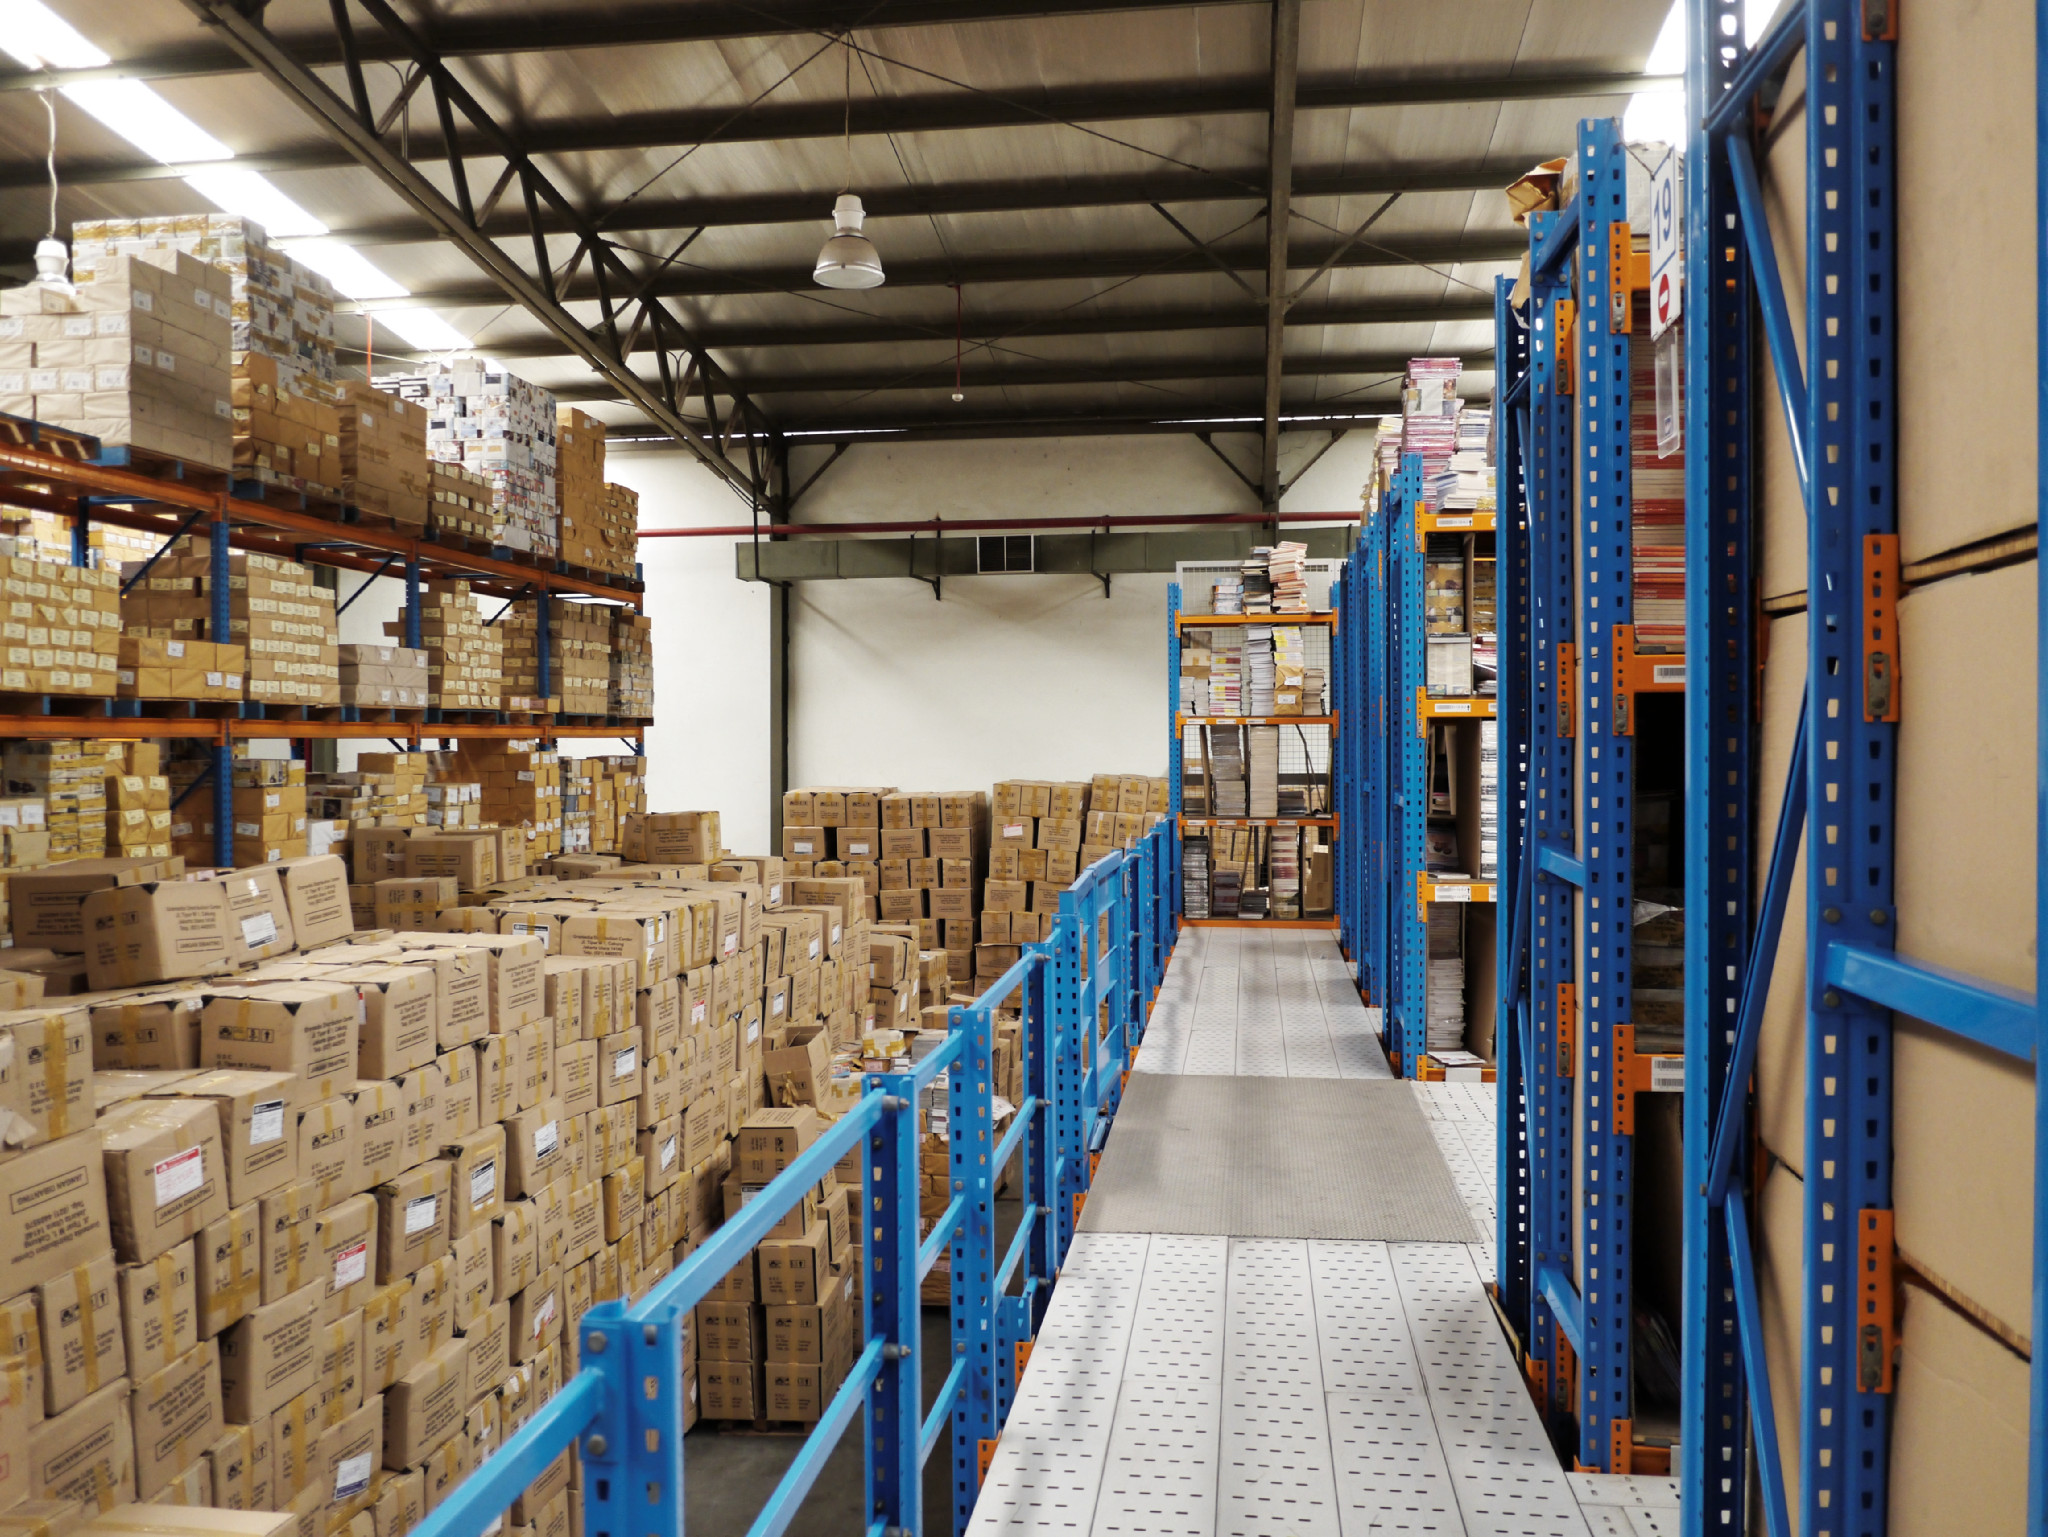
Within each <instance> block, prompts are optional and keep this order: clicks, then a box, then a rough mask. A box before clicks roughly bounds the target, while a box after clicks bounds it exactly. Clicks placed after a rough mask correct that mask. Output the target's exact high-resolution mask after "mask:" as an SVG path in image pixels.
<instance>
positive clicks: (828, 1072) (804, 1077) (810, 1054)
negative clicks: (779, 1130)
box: [761, 1025, 832, 1129]
mask: <svg viewBox="0 0 2048 1537" xmlns="http://www.w3.org/2000/svg"><path fill="white" fill-rule="evenodd" d="M761 1067H762V1071H763V1072H764V1073H766V1074H767V1078H768V1086H769V1093H770V1094H772V1095H773V1096H774V1100H775V1103H776V1104H777V1105H781V1106H794V1105H816V1104H819V1103H821V1102H822V1101H823V1099H824V1098H825V1092H826V1088H827V1086H828V1085H829V1084H830V1083H831V1081H832V1046H831V1042H830V1040H828V1039H827V1037H826V1035H825V1031H824V1027H823V1026H820V1025H791V1026H790V1027H789V1030H788V1032H787V1034H786V1036H785V1037H784V1040H783V1044H781V1045H779V1046H770V1047H769V1048H768V1049H767V1050H766V1051H764V1052H763V1053H762V1054H761ZM821 1129H822V1128H821Z"/></svg>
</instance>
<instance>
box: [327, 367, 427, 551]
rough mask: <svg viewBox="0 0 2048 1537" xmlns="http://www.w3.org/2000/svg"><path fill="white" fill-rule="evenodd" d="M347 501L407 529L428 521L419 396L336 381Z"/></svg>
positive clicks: (424, 423)
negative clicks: (412, 397) (409, 397)
mask: <svg viewBox="0 0 2048 1537" xmlns="http://www.w3.org/2000/svg"><path fill="white" fill-rule="evenodd" d="M335 394H336V397H337V398H336V402H335V404H336V406H337V407H338V408H339V411H340V415H341V495H342V500H343V501H346V502H349V503H350V504H352V505H354V506H356V507H360V508H362V509H363V510H364V511H366V512H374V513H379V514H381V515H383V516H384V517H387V518H389V519H391V521H392V522H394V523H397V524H400V525H402V526H404V527H407V528H414V529H420V528H425V527H426V526H427V508H428V507H429V505H430V504H431V501H432V497H431V491H432V486H431V483H430V480H429V476H428V471H427V413H426V412H425V410H423V409H422V408H421V407H420V405H419V403H418V402H417V401H411V400H404V399H401V398H400V397H399V396H397V395H393V394H387V393H386V392H385V391H383V390H381V389H378V388H376V387H375V386H374V385H369V384H363V383H359V382H355V381H351V382H348V383H345V384H339V385H336V386H335Z"/></svg>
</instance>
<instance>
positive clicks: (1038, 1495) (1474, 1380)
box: [970, 929, 1678, 1537]
mask: <svg viewBox="0 0 2048 1537" xmlns="http://www.w3.org/2000/svg"><path fill="white" fill-rule="evenodd" d="M1311 998H1313V1000H1314V1005H1315V1006H1314V1009H1313V1010H1311V1009H1310V1006H1309V1000H1310V999H1311ZM1372 1015H1373V1011H1368V1010H1367V1009H1365V1008H1364V1007H1363V1005H1361V1004H1360V1003H1359V1002H1358V994H1357V992H1356V990H1355V989H1353V988H1352V987H1351V984H1350V980H1349V977H1348V975H1347V970H1346V967H1345V965H1344V962H1343V960H1342V958H1341V956H1339V955H1338V954H1337V953H1336V948H1335V945H1334V944H1333V943H1332V942H1331V941H1330V940H1329V939H1328V937H1327V936H1325V935H1322V934H1319V933H1302V932H1300V931H1293V932H1289V931H1278V932H1274V933H1261V932H1258V931H1247V930H1231V929H1189V930H1186V931H1184V932H1183V933H1182V935H1181V937H1180V942H1179V944H1178V945H1177V946H1176V948H1175V951H1174V958H1173V963H1172V965H1171V967H1169V969H1168V971H1167V975H1166V981H1165V984H1164V986H1163V987H1162V989H1161V992H1160V997H1159V1003H1158V1006H1157V1007H1156V1008H1155V1010H1154V1012H1153V1016H1152V1019H1151V1022H1150V1024H1149V1025H1148V1026H1147V1030H1146V1035H1145V1043H1144V1047H1143V1049H1142V1051H1141V1053H1140V1055H1139V1060H1138V1072H1139V1073H1140V1074H1152V1075H1158V1076H1159V1078H1160V1079H1161V1080H1162V1081H1158V1082H1144V1083H1141V1080H1140V1079H1138V1078H1134V1079H1133V1080H1132V1086H1131V1089H1130V1091H1129V1093H1128V1094H1127V1096H1126V1098H1125V1102H1124V1107H1123V1110H1122V1111H1121V1113H1120V1114H1119V1116H1118V1119H1117V1123H1116V1130H1115V1132H1114V1134H1113V1135H1112V1136H1111V1137H1110V1140H1109V1147H1108V1149H1107V1150H1106V1152H1105V1156H1104V1159H1103V1164H1102V1177H1101V1178H1099V1179H1098V1181H1097V1183H1096V1185H1095V1187H1094V1189H1093V1190H1092V1192H1091V1193H1090V1195H1089V1198H1088V1203H1087V1205H1086V1206H1085V1207H1084V1208H1083V1216H1082V1227H1083V1231H1082V1232H1081V1233H1080V1234H1079V1235H1078V1236H1077V1237H1076V1238H1075V1240H1074V1247H1073V1250H1072V1252H1071V1253H1070V1254H1069V1256H1068V1259H1067V1263H1066V1265H1065V1267H1064V1268H1063V1269H1062V1271H1061V1273H1060V1281H1059V1285H1058V1286H1057V1287H1056V1288H1055V1289H1054V1291H1053V1300H1052V1305H1051V1308H1050V1309H1049V1311H1048V1313H1047V1316H1046V1322H1045V1327H1044V1329H1043V1330H1042V1331H1041V1333H1040V1334H1039V1337H1038V1341H1037V1344H1036V1345H1035V1346H1034V1347H1033V1350H1032V1355H1031V1364H1030V1367H1029V1369H1028V1370H1027V1371H1026V1372H1025V1375H1024V1381H1023V1383H1022V1385H1021V1387H1020V1389H1019V1391H1018V1394H1017V1406H1016V1409H1015V1411H1014V1412H1013V1413H1012V1415H1011V1418H1010V1421H1009V1423H1008V1424H1007V1425H1006V1426H1005V1427H1004V1430H1003V1434H1002V1439H1001V1441H1000V1443H999V1445H998V1447H997V1451H996V1455H995V1459H994V1461H993V1463H992V1464H991V1466H990V1468H989V1474H988V1480H987V1482H986V1484H985V1485H984V1486H983V1492H982V1497H981V1500H980V1503H979V1504H978V1505H977V1506H976V1507H975V1512H974V1520H973V1524H972V1526H971V1527H970V1532H971V1533H972V1534H974V1537H998V1534H1003V1537H1009V1534H1016V1537H1025V1534H1031V1537H1408V1534H1421V1537H1675V1534H1676V1533H1677V1531H1678V1495H1677V1481H1676V1480H1675V1479H1670V1478H1640V1477H1637V1478H1616V1477H1608V1476H1604V1475H1584V1474H1568V1473H1566V1472H1564V1471H1563V1470H1562V1468H1561V1467H1560V1466H1559V1464H1558V1461H1557V1458H1556V1456H1555V1454H1554V1453H1553V1452H1552V1450H1551V1448H1550V1445H1549V1442H1548V1440H1547V1439H1546V1437H1545V1435H1544V1433H1543V1427H1542V1425H1541V1423H1540V1422H1539V1421H1538V1419H1537V1417H1536V1411H1535V1408H1534V1406H1533V1405H1532V1404H1531V1402H1530V1399H1529V1393H1528V1389H1527V1388H1526V1387H1525V1386H1524V1385H1523V1383H1522V1380H1521V1375H1520V1372H1519V1371H1518V1369H1517V1368H1516V1366H1515V1363H1514V1360H1513V1359H1512V1357H1511V1356H1510V1355H1509V1353H1508V1347H1507V1343H1506V1341H1505V1340H1504V1339H1503V1338H1502V1337H1501V1332H1500V1328H1499V1326H1498V1324H1497V1322H1496V1321H1495V1319H1494V1316H1493V1311H1492V1307H1491V1305H1490V1304H1489V1303H1488V1301H1487V1298H1486V1294H1485V1291H1484V1282H1485V1281H1486V1280H1487V1279H1488V1278H1490V1277H1491V1275H1492V1240H1493V1206H1494V1157H1495V1154H1494V1147H1495V1144H1494V1090H1493V1086H1492V1085H1490V1084H1467V1083H1447V1084H1401V1083H1389V1084H1385V1085H1380V1084H1374V1085H1364V1084H1357V1085H1352V1084H1344V1085H1340V1084H1337V1083H1335V1082H1329V1081H1328V1080H1332V1079H1338V1078H1358V1077H1368V1076H1370V1077H1386V1076H1387V1068H1386V1059H1385V1057H1384V1056H1383V1055H1382V1054H1381V1053H1380V1050H1379V1045H1378V1040H1377V1029H1378V1021H1377V1018H1376V1017H1372ZM1368 1048H1369V1049H1368ZM1232 1074H1243V1075H1244V1076H1241V1077H1230V1076H1228V1075H1232ZM1176 1078H1180V1079H1185V1080H1186V1081H1185V1082H1179V1083H1176V1082H1174V1080H1175V1079H1176ZM1283 1078H1292V1079H1296V1080H1304V1081H1298V1082H1294V1083H1283V1082H1279V1081H1277V1080H1280V1079H1283ZM1204 1079H1208V1080H1209V1081H1207V1082H1204V1081H1203V1080H1204ZM1314 1080H1324V1082H1320V1083H1319V1082H1315V1081H1314ZM1346 1090H1351V1091H1353V1092H1354V1094H1355V1093H1356V1092H1357V1091H1366V1092H1367V1093H1368V1094H1371V1095H1373V1096H1380V1095H1385V1094H1386V1093H1387V1091H1390V1090H1391V1091H1395V1092H1398V1093H1400V1094H1401V1095H1403V1096H1405V1097H1406V1103H1407V1105H1408V1106H1409V1108H1408V1115H1409V1116H1410V1117H1412V1118H1415V1119H1416V1120H1418V1121H1419V1129H1417V1130H1415V1132H1414V1135H1413V1143H1414V1146H1413V1147H1412V1148H1411V1150H1410V1152H1409V1153H1408V1154H1406V1155H1404V1165H1403V1166H1404V1168H1405V1169H1406V1170H1407V1171H1408V1175H1410V1176H1412V1177H1414V1178H1417V1179H1422V1180H1424V1181H1425V1182H1430V1183H1434V1185H1435V1188H1436V1189H1437V1190H1438V1192H1439V1195H1438V1197H1437V1199H1438V1200H1439V1201H1440V1202H1441V1205H1442V1207H1443V1209H1444V1210H1446V1211H1448V1212H1449V1213H1450V1214H1451V1215H1452V1216H1453V1217H1455V1218H1458V1219H1460V1220H1469V1221H1470V1222H1471V1223H1472V1224H1473V1225H1474V1227H1475V1229H1476V1231H1475V1233H1474V1235H1473V1236H1472V1240H1471V1241H1470V1242H1456V1243H1452V1242H1419V1241H1417V1242H1411V1241H1385V1242H1382V1241H1356V1240H1330V1239H1316V1238H1306V1237H1301V1236H1297V1235H1290V1236H1281V1237H1247V1236H1240V1237H1223V1236H1217V1235H1215V1234H1213V1233H1211V1234H1203V1233H1196V1232H1178V1231H1176V1232H1161V1231H1156V1230H1147V1231H1142V1232H1111V1231H1104V1230H1102V1225H1103V1223H1104V1222H1105V1221H1106V1220H1107V1219H1109V1218H1111V1217H1113V1216H1114V1210H1115V1206H1116V1205H1117V1201H1116V1199H1115V1194H1116V1183H1115V1179H1116V1176H1115V1167H1116V1162H1117V1160H1118V1158H1119V1157H1120V1156H1123V1157H1125V1158H1126V1159H1127V1160H1128V1159H1133V1158H1136V1157H1137V1156H1138V1155H1140V1154H1141V1153H1142V1147H1141V1144H1144V1143H1145V1142H1146V1140H1147V1137H1146V1134H1145V1132H1144V1130H1143V1115H1142V1114H1141V1115H1140V1116H1138V1117H1133V1114H1132V1110H1133V1107H1134V1105H1135V1106H1136V1107H1137V1108H1138V1109H1139V1110H1140V1111H1141V1112H1142V1110H1143V1108H1144V1102H1145V1100H1146V1098H1147V1096H1148V1093H1150V1092H1154V1091H1159V1092H1160V1098H1159V1099H1158V1100H1156V1101H1155V1102H1154V1103H1155V1108H1159V1107H1162V1106H1178V1107H1179V1119H1180V1120H1181V1121H1183V1122H1184V1123H1185V1124H1186V1126H1187V1127H1188V1129H1189V1135H1190V1136H1191V1137H1193V1138H1196V1139H1200V1140H1205V1141H1206V1142H1208V1143H1209V1144H1211V1145H1214V1146H1221V1145H1226V1144H1227V1143H1228V1142H1229V1137H1228V1135H1227V1133H1228V1130H1229V1121H1230V1112H1229V1111H1228V1109H1227V1107H1229V1106H1232V1105H1235V1106H1236V1107H1237V1110H1238V1112H1240V1113H1241V1112H1242V1111H1243V1109H1244V1107H1245V1105H1246V1103H1247V1102H1248V1101H1247V1098H1246V1096H1247V1095H1258V1096H1262V1097H1267V1098H1270V1099H1271V1100H1272V1101H1273V1102H1274V1103H1276V1104H1288V1103H1294V1104H1296V1105H1300V1104H1304V1103H1308V1102H1310V1101H1311V1098H1312V1097H1314V1096H1318V1095H1327V1094H1331V1093H1335V1094H1337V1095H1340V1096H1341V1095H1343V1094H1344V1093H1345V1091H1346ZM1362 1102H1363V1101H1361V1100H1359V1099H1356V1098H1354V1099H1352V1100H1351V1101H1350V1103H1351V1104H1352V1105H1353V1107H1354V1111H1355V1108H1356V1106H1357V1105H1358V1104H1359V1103H1362ZM1418 1110H1419V1112H1420V1115H1419V1117H1417V1116H1416V1112H1417V1111H1418ZM1134 1130H1136V1132H1137V1135H1135V1136H1134V1135H1133V1132H1134ZM1321 1137H1322V1129H1321V1128H1318V1127H1314V1126H1311V1125H1309V1124H1307V1123H1303V1122H1301V1121H1300V1119H1299V1117H1298V1116H1297V1122H1296V1126H1295V1135H1294V1137H1293V1139H1292V1140H1294V1141H1295V1142H1315V1141H1317V1140H1320V1138H1321ZM1154 1140H1155V1142H1156V1140H1157V1139H1156V1137H1155V1139H1154ZM1135 1166H1136V1165H1135V1163H1134V1164H1133V1167H1135ZM1418 1168H1419V1169H1420V1170H1421V1171H1422V1172H1421V1173H1417V1172H1416V1171H1417V1169H1418ZM1180 1172H1181V1173H1182V1174H1183V1175H1184V1176H1185V1175H1187V1174H1188V1171H1187V1169H1186V1167H1185V1166H1183V1167H1182V1168H1181V1170H1180ZM1204 1183H1205V1181H1204V1180H1203V1179H1202V1178H1201V1177H1199V1176H1191V1177H1183V1178H1181V1179H1179V1180H1178V1181H1173V1182H1169V1181H1167V1180H1166V1179H1165V1178H1164V1177H1163V1174H1162V1175H1161V1176H1160V1177H1157V1178H1155V1179H1154V1184H1155V1185H1156V1186H1157V1187H1158V1190H1159V1194H1158V1205H1157V1211H1156V1213H1155V1215H1157V1214H1163V1215H1164V1220H1166V1221H1168V1222H1177V1223H1179V1224H1180V1225H1182V1226H1186V1225H1187V1224H1188V1220H1189V1213H1190V1211H1191V1210H1192V1208H1193V1201H1192V1196H1193V1194H1194V1193H1195V1191H1196V1190H1198V1189H1199V1187H1201V1186H1202V1185H1203V1184H1204ZM1169 1185H1171V1192H1169V1189H1168V1187H1169ZM1172 1192H1177V1193H1172ZM1269 1193H1270V1192H1269ZM1105 1194H1108V1195H1109V1196H1110V1197H1112V1199H1110V1200H1107V1201H1105V1200H1104V1196H1105ZM1148 1199H1150V1198H1149V1197H1148ZM1231 1220H1232V1221H1234V1220H1235V1219H1231Z"/></svg>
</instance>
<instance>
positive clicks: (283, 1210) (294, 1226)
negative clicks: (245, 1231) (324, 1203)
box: [257, 1180, 321, 1302]
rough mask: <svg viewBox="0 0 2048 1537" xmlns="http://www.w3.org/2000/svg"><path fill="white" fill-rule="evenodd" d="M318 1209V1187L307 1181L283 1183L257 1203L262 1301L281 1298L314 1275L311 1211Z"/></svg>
mask: <svg viewBox="0 0 2048 1537" xmlns="http://www.w3.org/2000/svg"><path fill="white" fill-rule="evenodd" d="M320 1209H321V1203H320V1187H319V1186H318V1185H317V1184H315V1183H313V1182H311V1181H308V1180H298V1181H295V1182H293V1183H292V1184H289V1185H285V1186H283V1187H282V1188H281V1189H279V1190H277V1191H275V1192H273V1193H272V1194H270V1195H267V1196H265V1197H263V1199H262V1200H261V1201H259V1202H258V1203H257V1211H258V1214H259V1223H258V1230H257V1231H258V1240H257V1246H258V1261H259V1263H260V1264H261V1266H262V1272H263V1285H262V1293H261V1295H262V1300H263V1301H264V1302H278V1301H281V1300H282V1299H283V1298H284V1297H286V1296H287V1295H289V1294H290V1293H292V1292H295V1291H297V1290H298V1289H299V1288H300V1287H302V1286H304V1285H306V1284H307V1283H308V1282H310V1281H312V1280H313V1279H314V1278H315V1275H316V1271H315V1269H314V1263H313V1253H314V1250H313V1238H314V1233H315V1223H314V1214H315V1213H316V1212H318V1211H319V1210H320Z"/></svg>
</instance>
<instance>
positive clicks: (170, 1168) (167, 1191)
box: [155, 1147, 206, 1206]
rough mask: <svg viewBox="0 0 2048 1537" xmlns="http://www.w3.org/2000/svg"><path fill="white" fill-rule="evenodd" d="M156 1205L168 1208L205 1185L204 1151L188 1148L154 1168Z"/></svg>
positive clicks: (198, 1148)
mask: <svg viewBox="0 0 2048 1537" xmlns="http://www.w3.org/2000/svg"><path fill="white" fill-rule="evenodd" d="M155 1173H156V1204H157V1205H159V1206H168V1205H170V1204H171V1202H173V1201H175V1200H178V1199H179V1198H180V1197H183V1196H188V1195H190V1194H191V1193H192V1192H193V1191H195V1190H197V1189H198V1188H199V1187H200V1186H201V1185H203V1184H205V1183H206V1149H205V1148H203V1147H188V1148H186V1149H185V1151H184V1152H182V1153H173V1154H171V1156H170V1157H168V1158H166V1159H165V1160H164V1161H163V1162H162V1163H159V1164H158V1165H157V1166H156V1170H155Z"/></svg>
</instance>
